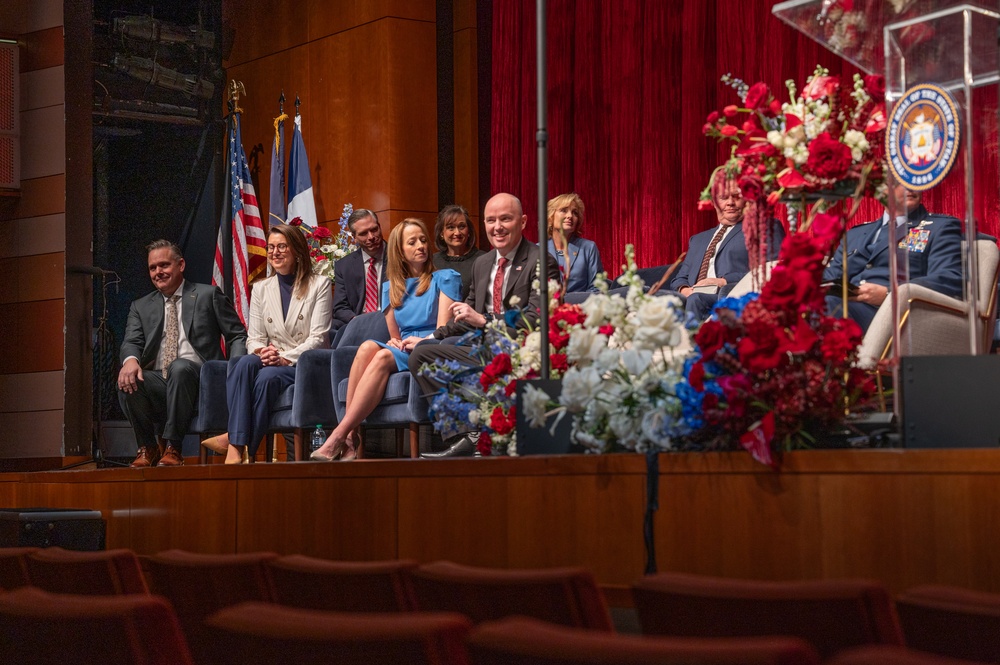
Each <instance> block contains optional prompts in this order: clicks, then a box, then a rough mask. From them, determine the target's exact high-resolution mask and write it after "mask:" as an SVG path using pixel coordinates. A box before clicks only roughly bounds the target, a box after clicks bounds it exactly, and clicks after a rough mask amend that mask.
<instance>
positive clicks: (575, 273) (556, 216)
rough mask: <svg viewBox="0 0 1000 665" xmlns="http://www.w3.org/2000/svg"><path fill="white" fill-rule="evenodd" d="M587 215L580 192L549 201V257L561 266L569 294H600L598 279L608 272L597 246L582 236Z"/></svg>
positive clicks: (560, 269)
mask: <svg viewBox="0 0 1000 665" xmlns="http://www.w3.org/2000/svg"><path fill="white" fill-rule="evenodd" d="M583 213H584V208H583V200H582V199H580V196H579V195H578V194H576V193H570V194H560V195H559V196H557V197H555V198H554V199H550V200H549V205H548V215H549V227H548V228H549V245H548V247H549V254H551V255H552V256H553V257H555V259H556V261H557V262H558V263H559V272H560V274H561V275H562V281H563V288H564V290H565V292H566V293H574V292H580V291H590V292H594V293H596V292H597V289H596V288H595V287H594V278H595V277H597V273H599V272H604V265H603V264H602V263H601V254H600V252H598V251H597V245H596V244H595V243H594V241H593V240H587V239H586V238H581V237H580V227H581V226H583ZM560 229H561V230H562V233H559V230H560Z"/></svg>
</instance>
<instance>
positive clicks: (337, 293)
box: [333, 208, 386, 330]
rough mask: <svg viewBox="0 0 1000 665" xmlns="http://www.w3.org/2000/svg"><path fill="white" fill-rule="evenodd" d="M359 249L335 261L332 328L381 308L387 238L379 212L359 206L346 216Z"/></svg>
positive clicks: (339, 326)
mask: <svg viewBox="0 0 1000 665" xmlns="http://www.w3.org/2000/svg"><path fill="white" fill-rule="evenodd" d="M347 228H349V229H350V230H351V235H353V236H354V242H355V243H356V244H357V245H358V251H354V252H351V253H350V254H348V255H347V256H345V257H344V258H342V259H340V260H339V261H337V262H336V264H334V281H333V283H334V286H333V329H334V330H336V329H340V328H342V327H343V326H345V325H347V324H348V323H350V321H351V319H353V318H354V317H355V316H357V315H359V314H365V313H368V312H378V311H381V310H382V309H383V308H384V306H385V303H381V302H379V298H380V296H381V292H382V283H383V282H384V281H385V280H386V269H385V255H386V251H385V242H384V241H383V240H382V227H380V226H379V223H378V215H376V214H375V213H374V212H372V211H371V210H368V209H366V208H358V209H357V210H355V211H354V212H353V213H352V214H351V216H350V217H349V218H348V220H347Z"/></svg>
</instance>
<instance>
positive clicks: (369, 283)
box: [365, 257, 378, 313]
mask: <svg viewBox="0 0 1000 665" xmlns="http://www.w3.org/2000/svg"><path fill="white" fill-rule="evenodd" d="M375 311H378V272H376V270H375V257H372V258H370V259H368V276H367V277H365V313H367V312H375Z"/></svg>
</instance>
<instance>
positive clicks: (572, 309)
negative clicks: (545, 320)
mask: <svg viewBox="0 0 1000 665" xmlns="http://www.w3.org/2000/svg"><path fill="white" fill-rule="evenodd" d="M586 320H587V315H586V314H584V313H583V308H581V307H580V306H579V305H565V304H564V305H559V306H558V307H556V308H555V309H554V310H553V311H552V322H553V324H558V323H560V322H564V323H565V324H566V325H567V326H574V325H578V324H579V325H582V324H583V322H584V321H586Z"/></svg>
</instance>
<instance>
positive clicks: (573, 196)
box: [547, 192, 584, 238]
mask: <svg viewBox="0 0 1000 665" xmlns="http://www.w3.org/2000/svg"><path fill="white" fill-rule="evenodd" d="M570 204H572V205H575V206H576V209H577V210H579V211H580V223H579V224H577V225H576V233H577V235H580V228H581V227H582V226H583V211H584V207H583V199H581V198H580V195H579V194H577V193H576V192H570V193H569V194H560V195H559V196H557V197H555V198H551V199H549V204H548V206H547V208H548V219H549V225H548V231H547V233H548V235H549V237H550V238H551V237H552V222H553V221H554V220H555V217H556V213H557V212H559V208H563V207H567V206H569V205H570Z"/></svg>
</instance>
